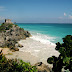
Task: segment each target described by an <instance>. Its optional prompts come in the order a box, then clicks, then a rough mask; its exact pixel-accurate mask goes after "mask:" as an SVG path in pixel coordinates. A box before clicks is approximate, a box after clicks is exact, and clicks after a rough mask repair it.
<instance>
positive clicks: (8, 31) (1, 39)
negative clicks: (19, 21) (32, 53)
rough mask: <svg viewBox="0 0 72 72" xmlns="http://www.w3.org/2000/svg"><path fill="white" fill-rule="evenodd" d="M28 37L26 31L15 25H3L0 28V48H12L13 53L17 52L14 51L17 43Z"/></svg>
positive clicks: (28, 34)
mask: <svg viewBox="0 0 72 72" xmlns="http://www.w3.org/2000/svg"><path fill="white" fill-rule="evenodd" d="M30 36H31V34H30V33H29V32H28V31H25V30H24V29H23V28H20V27H19V26H17V25H14V24H9V23H3V24H2V25H1V26H0V47H8V48H10V49H13V48H14V50H15V51H16V50H17V51H18V49H17V48H16V49H15V44H16V43H17V41H19V40H21V39H26V38H27V37H30Z"/></svg>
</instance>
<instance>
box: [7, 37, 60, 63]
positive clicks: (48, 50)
mask: <svg viewBox="0 0 72 72" xmlns="http://www.w3.org/2000/svg"><path fill="white" fill-rule="evenodd" d="M19 44H21V45H23V46H24V47H23V48H19V50H20V51H18V52H13V55H6V57H7V58H19V59H22V60H24V61H26V62H30V63H31V64H35V63H37V62H43V63H45V64H47V58H49V57H51V56H53V55H55V56H59V52H57V51H56V50H55V45H52V44H49V43H48V44H42V43H41V42H39V41H35V40H33V39H31V38H27V39H26V40H20V41H19Z"/></svg>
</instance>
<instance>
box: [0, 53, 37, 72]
mask: <svg viewBox="0 0 72 72" xmlns="http://www.w3.org/2000/svg"><path fill="white" fill-rule="evenodd" d="M0 72H37V68H36V67H35V66H32V65H31V64H30V63H26V62H23V61H22V60H20V61H19V60H17V59H6V57H5V56H4V55H3V54H2V52H0Z"/></svg>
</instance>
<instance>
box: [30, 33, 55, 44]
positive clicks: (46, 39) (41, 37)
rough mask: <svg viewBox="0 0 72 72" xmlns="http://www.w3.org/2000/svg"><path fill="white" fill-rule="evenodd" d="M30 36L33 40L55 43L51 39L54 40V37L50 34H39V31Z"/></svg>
mask: <svg viewBox="0 0 72 72" xmlns="http://www.w3.org/2000/svg"><path fill="white" fill-rule="evenodd" d="M30 38H31V39H33V40H36V41H39V42H41V43H43V44H50V45H55V43H53V42H51V41H54V40H55V39H56V37H51V36H48V35H44V34H40V33H36V34H32V37H30Z"/></svg>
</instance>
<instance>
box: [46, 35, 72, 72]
mask: <svg viewBox="0 0 72 72" xmlns="http://www.w3.org/2000/svg"><path fill="white" fill-rule="evenodd" d="M55 49H56V50H57V51H59V52H60V55H59V57H55V56H52V57H50V58H48V59H47V62H48V63H50V64H53V68H52V70H53V71H54V72H61V70H62V68H63V67H64V69H65V70H67V69H69V70H70V71H72V36H71V35H67V36H66V37H65V38H63V43H62V44H60V43H59V42H58V43H56V48H55Z"/></svg>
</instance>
